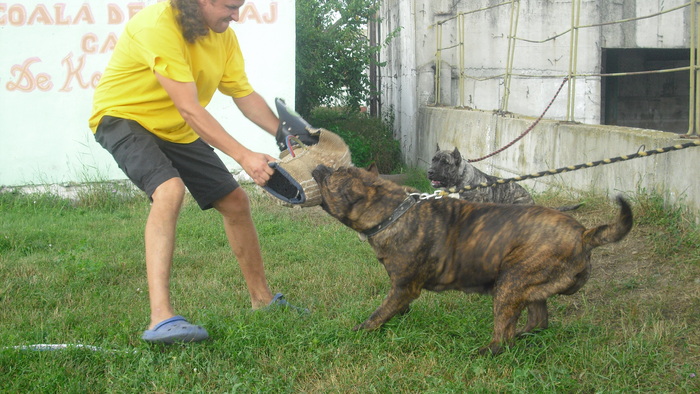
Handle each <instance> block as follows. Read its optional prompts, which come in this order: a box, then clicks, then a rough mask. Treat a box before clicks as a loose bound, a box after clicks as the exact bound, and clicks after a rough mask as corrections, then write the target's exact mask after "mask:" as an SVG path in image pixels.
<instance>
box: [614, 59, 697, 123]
mask: <svg viewBox="0 0 700 394" xmlns="http://www.w3.org/2000/svg"><path fill="white" fill-rule="evenodd" d="M602 61H603V64H602V69H603V73H605V74H612V73H624V72H638V71H651V70H663V69H672V68H679V67H688V66H689V65H690V50H689V49H611V48H604V49H603V57H602ZM689 76H690V74H689V71H688V70H683V71H674V72H664V73H654V74H643V75H632V76H619V77H605V78H603V84H602V92H603V98H602V100H603V105H602V106H601V108H602V111H603V113H602V116H601V119H602V123H603V124H607V125H618V126H627V127H640V128H645V129H653V130H662V131H669V132H673V133H681V134H683V133H687V132H688V116H689V115H688V107H689V100H690V94H689V89H690V82H689Z"/></svg>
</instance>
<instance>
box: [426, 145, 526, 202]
mask: <svg viewBox="0 0 700 394" xmlns="http://www.w3.org/2000/svg"><path fill="white" fill-rule="evenodd" d="M428 179H429V180H430V183H431V184H432V185H433V187H434V188H436V189H438V188H445V189H448V190H449V189H453V188H454V189H455V190H456V193H459V198H461V199H463V200H469V201H472V202H495V203H501V204H534V203H535V201H534V200H533V199H532V196H531V195H530V193H528V192H527V190H525V188H524V187H522V186H520V185H518V184H517V183H513V182H510V183H503V184H499V185H496V186H492V187H487V188H481V189H475V190H464V187H465V186H474V185H478V184H480V183H491V182H495V181H496V180H497V179H498V178H496V177H495V176H493V175H488V174H486V173H484V172H482V171H479V170H478V169H477V168H476V167H474V166H473V165H471V164H470V163H469V162H468V161H467V160H464V159H463V158H462V154H461V153H460V152H459V150H458V149H457V148H455V149H454V150H453V151H449V150H440V148H439V147H438V151H437V153H435V155H434V156H433V159H432V161H431V163H430V168H429V169H428Z"/></svg>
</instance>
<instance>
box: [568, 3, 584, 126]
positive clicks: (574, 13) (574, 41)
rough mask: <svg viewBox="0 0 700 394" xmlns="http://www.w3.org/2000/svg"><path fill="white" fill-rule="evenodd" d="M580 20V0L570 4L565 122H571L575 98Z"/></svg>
mask: <svg viewBox="0 0 700 394" xmlns="http://www.w3.org/2000/svg"><path fill="white" fill-rule="evenodd" d="M580 18H581V0H573V1H572V2H571V40H570V43H569V81H568V82H567V83H568V85H569V98H568V100H567V102H566V107H567V110H566V120H568V121H571V122H573V121H574V114H575V112H576V110H575V98H576V63H577V61H578V24H579V21H580Z"/></svg>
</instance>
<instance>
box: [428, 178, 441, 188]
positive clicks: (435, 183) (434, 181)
mask: <svg viewBox="0 0 700 394" xmlns="http://www.w3.org/2000/svg"><path fill="white" fill-rule="evenodd" d="M430 184H431V185H432V186H433V188H435V189H439V188H441V187H444V185H443V184H442V182H440V181H436V180H431V181H430Z"/></svg>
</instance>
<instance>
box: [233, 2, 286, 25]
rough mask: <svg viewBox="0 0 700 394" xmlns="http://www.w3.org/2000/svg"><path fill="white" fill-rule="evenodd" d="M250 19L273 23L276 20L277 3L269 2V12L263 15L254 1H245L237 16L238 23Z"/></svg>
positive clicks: (256, 21) (257, 21)
mask: <svg viewBox="0 0 700 394" xmlns="http://www.w3.org/2000/svg"><path fill="white" fill-rule="evenodd" d="M248 21H252V22H255V23H275V22H276V21H277V3H276V2H272V3H270V12H269V13H265V14H264V15H261V14H260V11H258V7H257V6H256V5H255V3H247V4H245V5H244V6H243V8H241V12H240V15H239V17H238V23H245V22H248Z"/></svg>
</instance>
